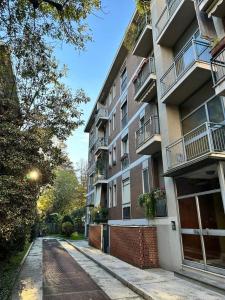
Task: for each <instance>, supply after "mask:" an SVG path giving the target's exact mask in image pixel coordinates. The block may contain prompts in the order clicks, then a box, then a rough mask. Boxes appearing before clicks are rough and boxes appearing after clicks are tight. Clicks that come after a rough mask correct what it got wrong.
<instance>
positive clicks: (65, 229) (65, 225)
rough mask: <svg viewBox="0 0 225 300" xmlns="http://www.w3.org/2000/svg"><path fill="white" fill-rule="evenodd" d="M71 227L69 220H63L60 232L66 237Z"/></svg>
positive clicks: (71, 231) (68, 235) (69, 234)
mask: <svg viewBox="0 0 225 300" xmlns="http://www.w3.org/2000/svg"><path fill="white" fill-rule="evenodd" d="M73 229H74V228H73V224H72V223H70V222H64V223H63V224H62V233H64V234H65V235H66V236H67V237H70V236H71V234H72V233H73Z"/></svg>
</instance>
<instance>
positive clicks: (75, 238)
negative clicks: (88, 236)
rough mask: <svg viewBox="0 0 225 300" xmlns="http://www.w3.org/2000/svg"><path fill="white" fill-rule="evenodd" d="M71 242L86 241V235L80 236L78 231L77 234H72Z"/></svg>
mask: <svg viewBox="0 0 225 300" xmlns="http://www.w3.org/2000/svg"><path fill="white" fill-rule="evenodd" d="M70 238H71V240H74V241H77V240H84V235H83V234H80V233H78V232H77V231H76V232H73V233H72V234H71V237H70Z"/></svg>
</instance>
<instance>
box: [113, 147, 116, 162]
mask: <svg viewBox="0 0 225 300" xmlns="http://www.w3.org/2000/svg"><path fill="white" fill-rule="evenodd" d="M112 163H113V165H115V164H116V145H114V146H113V153H112Z"/></svg>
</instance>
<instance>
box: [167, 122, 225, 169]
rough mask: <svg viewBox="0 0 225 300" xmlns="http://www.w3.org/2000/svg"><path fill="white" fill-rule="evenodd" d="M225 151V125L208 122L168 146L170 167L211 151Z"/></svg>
mask: <svg viewBox="0 0 225 300" xmlns="http://www.w3.org/2000/svg"><path fill="white" fill-rule="evenodd" d="M224 151H225V125H223V124H218V123H211V122H206V123H203V124H201V125H200V126H198V127H197V128H195V129H193V130H192V131H190V132H189V133H187V134H185V135H184V136H183V137H181V138H180V139H179V140H177V141H176V142H174V143H172V144H171V145H169V146H168V147H167V148H166V152H167V161H168V168H169V169H171V168H175V167H178V166H179V165H182V164H184V163H186V162H189V161H191V160H193V159H195V158H198V157H200V156H202V155H204V154H207V153H210V152H224Z"/></svg>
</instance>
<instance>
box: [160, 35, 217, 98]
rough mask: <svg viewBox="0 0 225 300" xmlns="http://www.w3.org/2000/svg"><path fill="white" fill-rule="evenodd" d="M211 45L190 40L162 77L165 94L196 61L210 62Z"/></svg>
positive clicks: (161, 82)
mask: <svg viewBox="0 0 225 300" xmlns="http://www.w3.org/2000/svg"><path fill="white" fill-rule="evenodd" d="M210 58H211V54H210V45H209V44H208V43H205V42H200V41H197V40H194V39H192V40H190V41H189V42H188V43H187V44H186V45H185V46H184V48H183V49H182V50H181V51H180V52H179V53H178V55H177V56H176V57H175V59H174V62H173V63H172V65H171V66H170V67H169V69H168V70H167V71H166V73H165V74H164V75H163V76H162V78H161V79H160V85H161V93H162V96H164V95H165V94H166V93H167V92H168V91H169V89H170V88H172V86H173V85H174V84H175V83H176V82H178V81H179V80H180V78H182V76H183V75H184V74H185V72H186V71H187V70H188V69H189V68H190V67H191V66H192V65H193V64H194V63H195V62H198V61H199V62H207V63H209V62H210Z"/></svg>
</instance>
